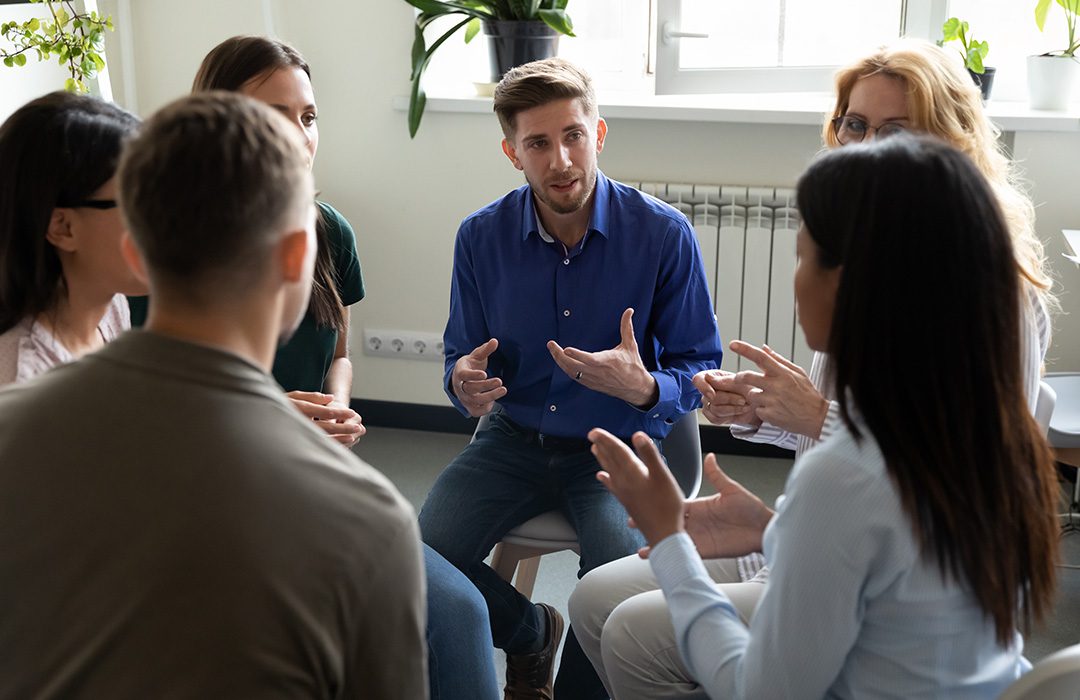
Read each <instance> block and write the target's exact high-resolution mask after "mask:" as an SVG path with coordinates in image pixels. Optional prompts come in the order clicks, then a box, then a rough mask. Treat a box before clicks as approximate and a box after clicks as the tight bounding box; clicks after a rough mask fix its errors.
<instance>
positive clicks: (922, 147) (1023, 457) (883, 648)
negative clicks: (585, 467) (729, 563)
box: [590, 136, 1057, 698]
mask: <svg viewBox="0 0 1080 700" xmlns="http://www.w3.org/2000/svg"><path fill="white" fill-rule="evenodd" d="M798 199H799V210H800V212H801V213H802V215H803V219H804V226H803V228H802V229H801V230H800V231H799V234H798V242H797V252H798V259H799V261H798V265H797V267H796V272H795V296H796V299H797V302H798V307H799V323H800V325H801V327H802V329H803V332H804V333H805V335H806V340H807V343H808V344H809V346H810V347H811V348H813V349H814V350H818V351H822V352H828V353H829V355H830V356H831V358H832V359H833V373H832V376H831V377H830V381H832V382H833V383H834V388H835V395H836V396H839V397H842V398H841V399H840V412H841V416H842V418H843V421H842V422H843V427H842V429H841V430H840V431H838V432H837V433H835V434H834V435H833V436H832V437H831V438H830V439H829V440H828V441H826V442H823V443H822V444H820V445H819V446H818V447H816V448H814V449H812V450H811V451H809V452H808V453H806V455H804V457H803V458H802V459H800V460H799V461H798V462H797V463H796V465H795V468H794V469H793V471H792V474H791V476H790V478H789V480H788V484H787V488H786V498H785V499H784V500H783V501H782V502H781V503H780V505H779V506H778V509H777V511H776V512H775V513H774V512H772V511H771V510H770V509H768V508H767V507H766V506H765V505H764V504H762V503H761V501H760V500H758V499H757V498H756V497H754V496H753V495H752V494H750V493H749V492H747V491H746V490H745V489H743V488H742V487H741V486H739V485H738V484H737V483H735V482H733V481H731V480H729V479H727V477H726V476H724V475H723V473H722V472H720V471H719V469H718V468H717V466H716V461H715V458H713V457H712V456H711V455H710V457H709V458H708V460H707V464H706V473H707V475H708V476H709V477H710V479H711V481H712V482H713V483H714V484H715V485H716V486H717V490H718V492H719V495H717V496H711V497H707V498H702V499H697V500H695V501H692V502H689V503H685V502H684V501H683V498H682V496H681V491H680V490H679V489H678V487H677V485H676V484H675V481H674V479H672V477H671V475H670V474H669V473H668V472H667V470H666V468H665V467H664V466H663V461H662V459H661V458H660V457H659V455H658V454H657V453H656V451H655V449H654V448H653V447H652V443H651V442H650V441H648V440H642V439H641V436H635V439H634V442H635V446H636V448H637V450H638V455H639V456H640V459H638V458H637V457H635V456H634V455H633V454H632V453H631V452H630V450H629V449H628V448H627V447H626V446H625V445H623V444H622V443H621V442H619V441H618V440H615V439H613V438H611V437H610V436H609V435H607V434H606V433H604V432H603V431H599V430H597V431H594V432H593V434H592V435H591V436H590V437H591V438H592V439H593V441H594V443H595V447H594V451H595V452H596V453H597V456H598V458H599V460H600V463H601V464H602V465H603V467H604V469H605V470H606V471H604V472H601V473H600V475H599V478H600V480H601V481H603V482H604V483H605V484H606V485H607V486H608V487H609V488H611V489H612V491H613V492H615V494H616V495H617V496H618V497H619V498H620V500H622V501H623V503H624V504H625V505H626V507H627V510H628V511H629V512H630V514H631V516H632V517H633V518H634V521H635V524H636V526H637V527H639V528H640V529H641V530H642V533H643V534H644V535H645V537H646V539H647V540H648V541H649V544H650V545H651V546H652V549H651V551H650V552H649V561H650V562H651V566H652V569H653V571H654V573H655V575H656V578H657V580H658V581H659V583H660V585H661V588H662V590H663V593H664V596H665V598H666V600H667V605H668V610H669V612H670V615H671V620H672V623H673V624H674V628H675V638H676V641H677V644H678V651H679V655H680V657H681V661H682V663H683V664H684V665H685V668H686V670H687V671H688V672H689V675H690V677H691V678H693V679H694V680H695V681H696V682H697V683H698V684H699V688H698V690H699V691H700V692H701V693H703V694H705V695H708V696H709V697H712V698H721V697H722V698H822V697H828V698H938V697H949V698H995V697H997V696H998V695H999V694H1000V693H1001V691H1002V690H1003V689H1004V688H1005V687H1006V686H1007V685H1008V684H1009V683H1010V682H1012V681H1013V680H1014V679H1015V678H1017V677H1018V676H1019V675H1020V674H1021V673H1022V672H1023V671H1024V670H1026V668H1028V664H1027V662H1026V661H1025V660H1024V659H1023V657H1022V656H1021V650H1022V641H1021V638H1020V635H1019V634H1018V633H1017V628H1018V627H1021V628H1025V629H1027V628H1029V627H1030V626H1031V625H1032V624H1033V623H1035V622H1037V621H1038V620H1040V619H1041V618H1042V617H1044V616H1045V614H1046V613H1047V612H1048V610H1049V608H1050V605H1051V601H1052V594H1053V589H1054V579H1055V573H1054V563H1055V561H1056V558H1057V528H1056V523H1055V520H1054V515H1053V513H1054V511H1055V502H1056V501H1055V498H1056V480H1055V474H1054V468H1053V458H1052V455H1051V452H1050V450H1049V447H1048V446H1047V444H1046V441H1045V439H1044V438H1043V437H1042V435H1041V432H1040V430H1039V428H1038V426H1037V425H1036V424H1035V421H1034V419H1033V418H1032V416H1031V413H1030V411H1029V409H1028V406H1027V401H1026V399H1025V395H1024V390H1023V386H1024V380H1023V373H1022V371H1021V337H1020V336H1021V313H1022V312H1021V309H1020V300H1021V295H1020V293H1019V286H1018V285H1019V284H1020V281H1019V275H1018V274H1017V262H1016V257H1015V255H1014V251H1013V247H1012V243H1011V241H1010V237H1009V233H1008V229H1007V227H1006V224H1005V223H1004V220H1003V217H1002V215H1001V212H1000V209H999V207H998V206H997V204H996V200H995V197H994V195H993V192H992V191H991V189H990V187H989V186H988V184H987V182H986V181H985V179H984V178H983V177H982V176H981V175H980V174H979V171H978V170H977V168H976V167H975V166H974V165H973V164H972V163H971V161H970V160H969V159H968V158H967V157H966V156H964V155H963V154H961V153H960V152H958V151H956V150H954V149H952V148H951V147H949V146H947V145H945V144H943V143H941V142H938V141H935V140H932V139H929V138H926V137H923V138H916V137H912V136H897V137H895V138H891V139H887V140H884V141H881V142H875V143H872V144H870V145H867V146H850V147H848V148H844V149H838V150H836V151H833V152H830V153H828V154H826V155H825V156H823V157H822V158H820V159H819V160H818V161H816V162H815V163H814V164H813V165H811V167H810V168H809V170H808V171H807V173H806V174H805V175H804V176H803V178H802V180H801V181H800V183H799V194H798ZM913 202H918V203H919V205H918V206H912V203H913ZM867 232H872V234H873V235H866V233H867ZM927 343H932V344H933V348H931V349H930V350H929V351H928V350H927V348H926V347H924V346H925V344H927ZM965 349H966V350H965ZM695 548H696V551H695ZM759 548H760V549H759ZM751 551H764V553H765V557H766V559H767V561H768V562H769V564H770V566H771V567H772V574H771V576H770V578H769V581H768V583H767V585H766V589H765V594H764V596H763V597H762V599H761V602H760V604H759V607H758V608H757V611H756V612H755V613H754V616H753V618H752V619H751V622H750V626H749V628H747V627H746V625H745V624H744V623H743V622H741V621H740V618H739V616H738V614H737V612H736V611H735V608H734V607H733V605H732V604H731V601H730V600H729V599H728V598H727V596H726V595H725V594H724V593H723V592H721V591H720V590H719V589H717V587H716V585H715V584H713V583H712V581H711V579H710V578H709V576H708V574H707V573H706V571H705V568H704V566H703V565H702V563H701V558H700V557H717V556H737V555H740V554H745V553H748V552H751ZM617 613H618V609H616V612H615V613H613V614H612V616H611V617H610V618H609V620H608V623H607V624H614V625H617V624H618V614H617ZM605 629H606V628H605ZM680 690H681V691H685V690H686V688H685V684H684V686H680ZM612 691H613V695H614V696H615V697H619V696H620V694H619V691H618V689H612Z"/></svg>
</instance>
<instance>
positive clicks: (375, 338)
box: [364, 328, 443, 362]
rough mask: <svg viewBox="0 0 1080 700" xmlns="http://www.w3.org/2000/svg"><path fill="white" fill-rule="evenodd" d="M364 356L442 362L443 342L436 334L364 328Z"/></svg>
mask: <svg viewBox="0 0 1080 700" xmlns="http://www.w3.org/2000/svg"><path fill="white" fill-rule="evenodd" d="M364 354H365V355H377V356H379V357H400V358H402V359H407V360H430V361H432V362H442V360H443V341H442V336H441V335H439V334H438V333H425V332H422V331H393V330H376V329H374V328H365V329H364Z"/></svg>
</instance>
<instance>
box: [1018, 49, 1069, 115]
mask: <svg viewBox="0 0 1080 700" xmlns="http://www.w3.org/2000/svg"><path fill="white" fill-rule="evenodd" d="M1027 75H1028V102H1029V104H1030V106H1031V108H1032V109H1051V110H1063V109H1066V108H1067V107H1068V106H1069V103H1070V102H1071V101H1072V99H1073V95H1074V94H1075V92H1076V86H1077V84H1078V83H1080V60H1077V59H1075V58H1067V57H1065V56H1028V59H1027Z"/></svg>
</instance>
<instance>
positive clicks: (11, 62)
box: [4, 56, 15, 68]
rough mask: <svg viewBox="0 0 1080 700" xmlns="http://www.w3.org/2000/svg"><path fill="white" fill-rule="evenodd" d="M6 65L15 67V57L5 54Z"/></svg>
mask: <svg viewBox="0 0 1080 700" xmlns="http://www.w3.org/2000/svg"><path fill="white" fill-rule="evenodd" d="M4 65H5V66H7V67H8V68H14V67H15V59H14V58H12V57H11V56H4Z"/></svg>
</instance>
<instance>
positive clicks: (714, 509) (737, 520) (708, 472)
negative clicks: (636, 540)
mask: <svg viewBox="0 0 1080 700" xmlns="http://www.w3.org/2000/svg"><path fill="white" fill-rule="evenodd" d="M703 470H704V474H705V478H706V479H708V480H709V483H711V484H712V485H713V488H715V489H716V493H715V494H714V495H712V496H704V497H702V498H695V499H694V500H692V501H687V502H686V511H685V520H686V522H685V524H684V527H685V528H686V534H688V535H690V539H692V540H693V541H694V546H695V547H697V550H698V554H700V555H701V557H702V558H703V559H716V558H719V557H741V556H743V555H746V554H750V553H751V552H760V551H761V538H762V535H763V534H764V533H765V526H766V525H768V524H769V521H770V520H772V517H773V515H774V512H773V510H772V509H771V508H769V507H768V506H767V505H765V504H764V503H763V502H762V501H761V499H760V498H758V497H757V496H755V495H754V494H752V493H750V492H749V491H747V490H746V488H744V487H743V485H742V484H740V483H738V482H737V481H734V480H732V479H730V478H728V475H727V474H725V473H724V472H723V470H721V469H720V466H719V465H718V464H717V463H716V455H713V454H709V455H708V456H707V457H706V458H705V463H704V465H703ZM638 554H639V555H640V556H641V558H642V559H647V558H648V556H649V548H648V547H644V548H642V549H641V550H640V551H639V552H638Z"/></svg>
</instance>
